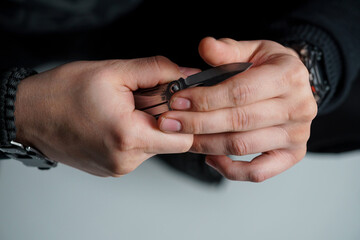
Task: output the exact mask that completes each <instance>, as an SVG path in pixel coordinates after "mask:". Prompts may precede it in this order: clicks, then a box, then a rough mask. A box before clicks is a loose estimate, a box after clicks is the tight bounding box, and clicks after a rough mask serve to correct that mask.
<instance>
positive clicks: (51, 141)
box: [15, 56, 193, 177]
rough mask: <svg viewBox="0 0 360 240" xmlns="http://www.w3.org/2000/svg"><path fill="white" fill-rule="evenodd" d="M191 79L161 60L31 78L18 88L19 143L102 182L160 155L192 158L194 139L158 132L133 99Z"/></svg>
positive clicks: (84, 66)
mask: <svg viewBox="0 0 360 240" xmlns="http://www.w3.org/2000/svg"><path fill="white" fill-rule="evenodd" d="M186 73H187V74H191V73H193V70H192V69H187V68H179V67H178V66H177V65H176V64H175V63H173V62H171V61H170V60H168V59H167V58H165V57H160V56H158V57H151V58H142V59H132V60H109V61H94V62H85V61H82V62H73V63H69V64H65V65H63V66H60V67H57V68H55V69H53V70H50V71H47V72H44V73H40V74H37V75H33V76H31V77H29V78H27V79H25V80H23V81H22V82H21V83H20V84H19V86H18V91H17V95H16V102H15V124H16V129H17V132H16V141H18V142H21V143H23V144H26V145H29V146H33V147H36V148H37V149H39V150H40V151H41V152H42V153H43V154H45V156H47V157H49V158H50V159H52V160H55V161H58V162H61V163H64V164H67V165H69V166H72V167H75V168H78V169H80V170H83V171H86V172H88V173H91V174H94V175H97V176H103V177H106V176H114V177H119V176H122V175H124V174H127V173H129V172H131V171H133V170H134V169H135V168H136V167H138V166H139V165H140V164H141V163H142V162H143V161H145V160H146V159H148V158H150V157H152V156H153V155H155V154H158V153H180V152H187V151H188V150H189V149H190V148H191V146H192V143H193V135H192V134H179V133H175V134H174V133H164V132H162V131H160V130H159V129H158V127H157V123H156V120H155V119H154V118H153V117H152V116H150V115H148V114H146V113H144V112H141V111H138V110H135V106H134V99H133V94H132V91H135V90H136V89H138V88H148V87H153V86H156V85H157V84H162V83H166V82H169V81H172V80H174V79H178V78H180V77H186V75H185V74H186Z"/></svg>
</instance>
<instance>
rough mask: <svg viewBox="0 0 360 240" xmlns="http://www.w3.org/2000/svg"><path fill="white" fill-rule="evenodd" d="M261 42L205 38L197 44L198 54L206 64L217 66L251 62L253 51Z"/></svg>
mask: <svg viewBox="0 0 360 240" xmlns="http://www.w3.org/2000/svg"><path fill="white" fill-rule="evenodd" d="M260 44H261V41H241V42H238V41H235V40H232V39H219V40H216V39H215V38H212V37H206V38H204V39H202V40H201V42H200V44H199V54H200V56H201V57H202V58H203V59H204V61H205V62H206V63H208V64H209V65H211V66H218V65H222V64H226V63H232V62H252V61H253V59H252V56H253V53H254V52H255V50H256V49H257V48H258V47H259V46H260Z"/></svg>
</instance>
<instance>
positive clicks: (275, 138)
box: [190, 126, 302, 156]
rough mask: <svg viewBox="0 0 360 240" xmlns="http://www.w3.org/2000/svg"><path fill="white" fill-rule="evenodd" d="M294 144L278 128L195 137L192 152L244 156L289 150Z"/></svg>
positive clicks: (281, 129) (280, 128)
mask: <svg viewBox="0 0 360 240" xmlns="http://www.w3.org/2000/svg"><path fill="white" fill-rule="evenodd" d="M294 141H295V139H294ZM296 141H297V140H296ZM292 143H293V142H292V141H291V140H290V139H289V136H288V133H287V131H286V130H285V129H283V128H282V127H280V126H277V127H269V128H263V129H257V130H253V131H247V132H239V133H219V134H208V135H205V134H202V135H195V136H194V142H193V145H192V147H191V149H190V151H191V152H194V153H202V154H211V155H224V154H226V155H237V156H243V155H248V154H254V153H261V152H267V151H270V150H273V149H280V148H288V147H289V146H290V144H292ZM301 143H302V142H301ZM299 145H300V141H299Z"/></svg>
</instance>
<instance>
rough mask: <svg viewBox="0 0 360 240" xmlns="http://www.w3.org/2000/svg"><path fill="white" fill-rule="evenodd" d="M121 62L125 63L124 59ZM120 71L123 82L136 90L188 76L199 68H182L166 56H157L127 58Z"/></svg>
mask: <svg viewBox="0 0 360 240" xmlns="http://www.w3.org/2000/svg"><path fill="white" fill-rule="evenodd" d="M121 63H122V64H123V61H122V62H121ZM120 72H121V75H120V77H121V79H123V84H124V85H125V86H127V87H128V88H130V89H131V90H132V91H135V90H137V89H138V88H150V87H154V86H156V85H158V84H164V83H168V82H171V81H174V80H177V79H179V78H186V76H187V74H189V73H190V74H191V73H195V72H197V69H190V68H183V67H182V68H180V67H179V66H178V65H177V64H175V63H174V62H172V61H170V60H169V59H168V58H166V57H163V56H155V57H148V58H137V59H131V60H127V63H126V64H125V66H122V67H121V71H120ZM124 73H125V74H126V76H127V77H125V78H124V76H123V75H122V74H124Z"/></svg>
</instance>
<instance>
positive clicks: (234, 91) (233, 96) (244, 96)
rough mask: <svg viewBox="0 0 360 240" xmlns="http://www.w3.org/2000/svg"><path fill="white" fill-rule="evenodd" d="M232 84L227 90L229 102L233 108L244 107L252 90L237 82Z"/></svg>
mask: <svg viewBox="0 0 360 240" xmlns="http://www.w3.org/2000/svg"><path fill="white" fill-rule="evenodd" d="M232 83H233V84H232V86H231V88H229V91H230V93H229V94H228V96H229V97H230V99H229V100H230V102H232V103H233V105H234V106H241V105H244V104H245V103H246V102H247V100H248V98H249V96H250V95H251V93H252V90H251V89H250V88H249V86H248V85H247V84H239V83H238V82H237V81H233V82H232Z"/></svg>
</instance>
